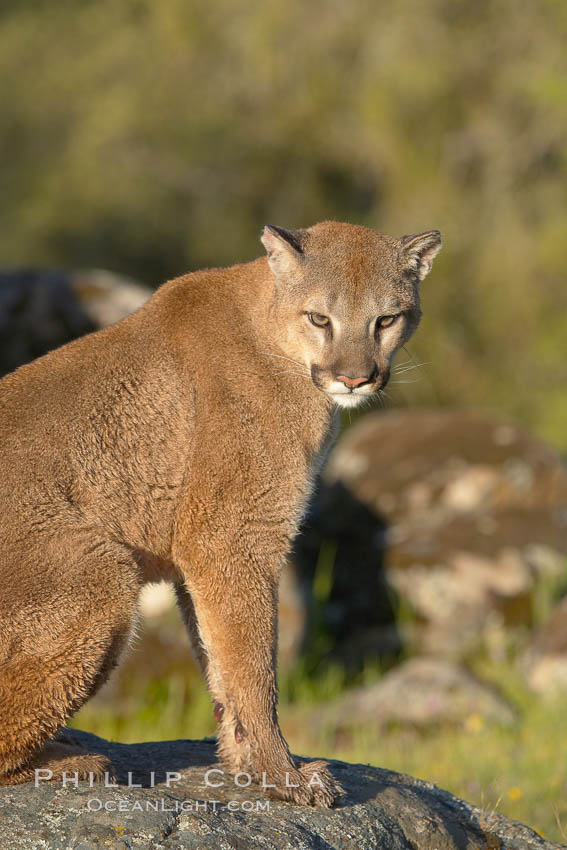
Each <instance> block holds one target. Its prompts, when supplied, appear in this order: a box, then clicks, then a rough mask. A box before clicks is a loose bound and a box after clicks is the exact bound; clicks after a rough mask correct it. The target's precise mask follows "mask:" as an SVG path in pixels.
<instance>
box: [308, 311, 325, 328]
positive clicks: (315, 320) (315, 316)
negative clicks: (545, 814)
mask: <svg viewBox="0 0 567 850" xmlns="http://www.w3.org/2000/svg"><path fill="white" fill-rule="evenodd" d="M307 315H308V317H309V321H310V322H311V324H312V325H315V327H316V328H324V327H326V326H327V325H328V324H329V317H328V316H323V315H321V313H308V314H307Z"/></svg>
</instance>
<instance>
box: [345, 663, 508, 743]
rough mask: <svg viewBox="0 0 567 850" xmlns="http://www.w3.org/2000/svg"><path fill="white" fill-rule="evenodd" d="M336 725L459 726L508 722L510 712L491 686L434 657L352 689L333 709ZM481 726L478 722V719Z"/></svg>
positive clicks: (405, 665) (404, 664) (392, 671)
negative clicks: (470, 722) (469, 722)
mask: <svg viewBox="0 0 567 850" xmlns="http://www.w3.org/2000/svg"><path fill="white" fill-rule="evenodd" d="M334 714H335V719H336V720H337V721H338V722H339V723H340V722H347V723H348V722H349V721H350V722H351V723H352V722H353V719H354V721H355V722H357V723H358V722H374V723H375V724H376V726H377V727H384V726H387V725H388V724H391V723H396V724H404V725H407V726H413V727H420V728H421V727H427V726H431V725H436V724H440V723H455V724H459V725H461V724H463V722H467V720H468V719H469V718H471V717H474V718H482V720H484V719H486V720H491V721H496V722H498V723H501V724H509V723H512V722H513V721H514V719H515V712H514V710H513V709H512V707H511V706H510V704H509V703H508V702H507V701H506V700H505V699H504V697H503V696H502V695H501V694H499V693H498V692H497V691H496V690H495V689H494V688H492V687H490V686H489V685H487V684H485V683H484V682H482V681H480V680H479V679H478V678H477V677H476V676H474V675H473V674H472V673H470V671H468V670H466V669H465V668H464V667H461V666H460V665H457V664H453V663H451V662H449V661H445V660H444V659H440V658H427V657H422V658H419V657H418V658H412V659H410V660H409V661H405V662H403V663H402V664H400V665H399V666H398V667H396V668H395V669H394V670H391V671H390V672H389V673H386V675H385V676H384V677H383V678H382V679H381V680H380V681H379V682H377V683H376V684H374V685H369V686H366V687H362V688H357V689H355V690H353V691H351V692H350V693H348V694H347V695H346V696H345V697H342V698H341V699H340V700H339V702H338V704H337V705H336V706H335V708H334ZM481 722H482V721H481Z"/></svg>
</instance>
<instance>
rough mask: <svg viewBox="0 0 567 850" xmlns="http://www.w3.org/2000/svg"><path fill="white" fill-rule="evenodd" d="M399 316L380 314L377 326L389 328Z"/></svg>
mask: <svg viewBox="0 0 567 850" xmlns="http://www.w3.org/2000/svg"><path fill="white" fill-rule="evenodd" d="M397 318H398V317H397V316H380V318H379V319H378V320H377V321H376V327H377V328H389V327H390V325H393V324H394V322H395V321H396V319H397Z"/></svg>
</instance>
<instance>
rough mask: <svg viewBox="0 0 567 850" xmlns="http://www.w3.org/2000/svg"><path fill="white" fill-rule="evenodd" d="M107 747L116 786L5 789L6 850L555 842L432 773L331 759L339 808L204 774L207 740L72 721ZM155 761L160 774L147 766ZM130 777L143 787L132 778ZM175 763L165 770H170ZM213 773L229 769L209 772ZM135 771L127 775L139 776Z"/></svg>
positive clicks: (500, 847)
mask: <svg viewBox="0 0 567 850" xmlns="http://www.w3.org/2000/svg"><path fill="white" fill-rule="evenodd" d="M70 734H72V735H73V736H74V737H75V738H76V739H77V741H80V742H82V743H83V744H84V745H85V746H88V747H89V748H90V749H91V750H93V749H96V750H97V751H98V752H102V753H105V754H107V755H109V756H110V757H111V758H112V760H113V762H114V764H115V766H116V767H117V772H118V780H119V783H122V784H119V785H118V787H114V788H104V787H102V788H101V787H98V786H95V787H93V788H90V787H89V786H88V783H80V784H79V787H78V788H74V787H67V788H62V787H61V786H60V784H57V783H49V782H46V783H42V784H40V785H39V787H37V788H36V787H34V785H33V784H31V783H30V784H28V785H20V786H14V787H8V788H2V789H0V846H1V847H2V850H28V848H29V850H32V848H33V850H36V848H38V849H39V848H42V850H67V848H69V849H70V850H90V848H97V847H106V848H115V850H118V848H120V850H134V848H147V850H150V849H151V850H162V849H163V850H169V848H171V850H173V848H179V849H180V850H181V848H195V850H208V848H210V849H211V850H213V848H215V850H217V848H220V849H221V850H229V848H230V850H232V848H234V850H237V849H238V850H244V848H249V847H250V848H252V847H259V848H264V850H283V848H286V850H287V848H290V850H291V848H293V850H302V848H303V850H311V848H319V850H334V849H335V848H336V849H337V850H339V848H340V850H350V848H353V850H374V848H380V850H536V848H538V850H553V848H559V847H560V845H557V844H552V843H549V842H547V841H544V839H542V838H541V837H540V836H538V835H537V833H535V832H534V831H533V830H531V829H529V828H528V827H525V826H522V825H521V824H519V823H517V822H515V821H511V820H509V819H507V818H504V817H502V816H501V815H498V814H496V813H495V812H483V811H481V810H479V809H477V808H475V807H474V806H471V805H469V804H468V803H465V802H464V801H462V800H459V799H458V798H456V797H454V796H452V795H451V794H449V793H448V792H446V791H442V790H440V789H439V788H436V787H435V786H434V785H431V784H429V783H426V782H422V781H420V780H417V779H412V778H411V777H408V776H403V775H402V774H397V773H392V772H391V771H388V770H380V769H378V768H373V767H367V766H364V765H349V764H345V763H344V762H331V769H332V771H333V772H334V773H335V775H336V776H337V777H338V778H339V780H340V782H341V783H342V784H343V786H344V788H345V791H346V796H345V798H344V799H343V801H342V803H341V804H340V805H339V806H338V807H337V808H335V809H332V810H328V809H308V808H302V807H298V806H292V805H290V804H288V803H282V802H275V801H272V800H269V801H268V800H267V799H265V798H264V797H263V796H262V794H261V792H260V789H259V788H257V787H255V786H251V787H248V788H238V787H237V786H236V784H235V783H234V780H233V779H232V778H231V777H229V776H225V777H224V784H223V785H220V786H218V787H211V786H210V785H209V786H207V784H206V783H205V775H206V772H207V770H209V769H210V768H215V767H217V768H218V764H217V763H216V762H215V755H214V743H213V742H212V741H207V740H206V741H167V742H162V743H147V744H130V745H128V744H116V743H109V742H107V741H103V740H102V739H100V738H96V737H95V736H93V735H88V734H87V733H82V732H72V733H70ZM152 770H153V771H155V786H154V787H149V785H150V771H152ZM128 771H131V772H132V776H131V780H132V783H134V782H135V783H138V784H141V785H145V786H146V787H141V788H134V787H130V788H129V787H127V785H126V784H124V783H127V781H128ZM167 771H170V773H171V774H180V775H181V778H180V779H179V781H177V779H176V776H170V781H169V786H168V784H167V775H166V772H167ZM209 778H210V781H211V782H216V783H219V782H221V781H222V779H223V777H222V776H221V774H219V773H215V774H212V775H211V776H210V777H209ZM132 783H131V784H132Z"/></svg>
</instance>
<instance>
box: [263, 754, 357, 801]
mask: <svg viewBox="0 0 567 850" xmlns="http://www.w3.org/2000/svg"><path fill="white" fill-rule="evenodd" d="M272 793H273V795H274V796H275V797H277V798H279V799H280V800H286V801H288V802H290V803H296V804H297V805H300V806H324V807H326V808H330V807H331V806H333V805H334V804H335V803H336V802H337V801H338V800H339V799H340V797H341V796H342V795H343V794H344V791H343V789H342V787H341V785H340V784H339V782H337V780H336V779H335V778H334V777H333V775H332V774H331V772H330V770H329V766H328V765H327V763H326V762H324V761H311V762H307V763H305V764H302V765H301V767H300V768H299V769H298V770H293V771H287V772H286V774H285V779H284V781H283V782H278V783H277V787H276V788H274V789H273V790H272Z"/></svg>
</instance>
